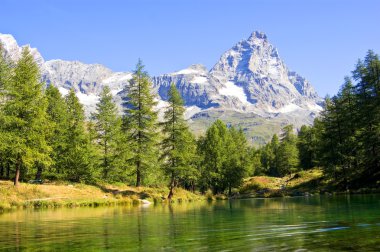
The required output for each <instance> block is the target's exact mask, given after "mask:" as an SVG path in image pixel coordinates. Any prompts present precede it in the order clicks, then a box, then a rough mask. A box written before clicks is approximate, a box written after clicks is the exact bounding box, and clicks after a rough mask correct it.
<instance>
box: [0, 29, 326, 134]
mask: <svg viewBox="0 0 380 252" xmlns="http://www.w3.org/2000/svg"><path fill="white" fill-rule="evenodd" d="M0 42H2V44H3V45H4V48H5V51H6V54H7V55H8V56H10V57H11V58H12V59H13V60H15V61H17V59H18V58H19V57H20V53H21V48H22V47H23V46H19V45H18V44H17V41H16V40H15V39H14V38H13V36H12V35H9V34H0ZM26 46H28V47H29V48H30V50H31V52H32V54H33V56H34V57H35V59H36V62H37V63H38V65H39V66H40V68H41V76H42V80H43V81H45V82H46V84H47V85H50V84H54V85H55V86H57V87H58V88H59V90H60V92H61V93H62V94H65V93H67V92H68V90H69V89H70V88H74V90H75V91H76V94H77V96H78V98H79V100H80V101H81V103H82V104H83V105H84V107H85V110H86V112H87V114H90V113H91V112H94V110H95V104H96V102H97V101H98V100H99V94H100V91H101V89H102V88H103V86H105V85H107V86H109V87H110V88H111V92H112V94H113V95H114V96H115V101H116V103H117V104H118V105H119V108H120V110H121V95H122V93H123V92H122V90H123V87H124V86H125V85H126V84H127V83H128V81H129V80H130V79H131V78H132V74H131V73H130V72H113V71H112V70H111V69H109V68H107V67H105V66H103V65H101V64H85V63H82V62H80V61H65V60H59V59H57V60H48V61H45V60H44V58H43V57H42V55H41V54H40V53H39V52H38V50H37V49H36V48H31V47H30V45H26ZM151 80H152V85H153V90H154V92H156V93H157V100H158V101H159V106H158V108H157V109H158V110H160V109H161V108H162V107H164V106H165V104H166V103H165V102H166V100H167V91H168V89H169V86H170V84H171V83H174V84H175V85H176V86H177V88H178V90H179V91H180V93H181V95H182V97H183V99H184V102H185V106H186V117H187V119H189V122H190V124H197V121H202V120H204V119H205V118H206V120H207V118H213V116H210V115H215V113H216V114H218V111H219V112H220V111H221V112H223V111H233V112H236V113H237V114H242V115H244V114H256V115H258V116H260V117H261V118H265V119H266V120H272V121H273V120H274V118H277V119H278V118H282V119H281V120H278V121H279V122H278V124H279V125H280V126H281V125H283V124H284V123H286V122H290V123H293V124H295V126H296V127H299V126H300V125H301V123H302V124H303V123H306V124H310V123H311V122H312V120H313V119H314V118H315V117H316V116H317V115H318V113H319V111H321V109H322V107H321V105H322V99H321V98H320V97H319V96H318V94H317V92H316V91H315V90H314V88H313V86H312V85H311V84H310V83H309V82H308V81H307V80H306V79H305V78H304V77H302V76H300V75H298V74H297V73H296V72H294V71H290V70H289V69H288V68H287V66H286V64H285V63H284V62H283V61H282V59H281V58H280V56H279V53H278V50H277V48H276V47H274V46H273V45H272V44H271V43H270V42H269V41H268V38H267V36H266V34H265V33H263V32H259V31H255V32H253V33H252V34H251V35H250V36H249V37H248V39H245V40H241V41H239V42H238V43H237V44H235V45H234V46H233V47H232V48H231V49H229V50H227V51H226V52H225V53H223V54H222V56H221V57H220V59H219V60H218V61H217V62H216V64H215V65H214V66H213V67H212V68H211V69H207V68H206V67H205V66H203V65H201V64H193V65H190V66H189V67H188V68H185V69H181V70H178V71H175V72H172V73H167V74H162V75H159V76H153V77H152V78H151ZM226 114H229V113H226ZM243 117H244V116H243ZM295 118H298V119H297V120H294V119H295ZM213 119H215V118H213ZM232 123H234V122H232ZM245 124H250V121H249V120H248V121H247V122H244V123H243V125H245ZM240 126H242V125H240ZM254 128H255V127H254V126H253V127H250V128H249V129H247V131H248V130H253V129H254ZM203 130H204V129H203ZM275 131H278V127H277V128H276V130H275ZM274 133H275V132H274ZM256 138H257V136H256ZM267 138H268V137H265V139H266V140H267Z"/></svg>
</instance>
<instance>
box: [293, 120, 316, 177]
mask: <svg viewBox="0 0 380 252" xmlns="http://www.w3.org/2000/svg"><path fill="white" fill-rule="evenodd" d="M314 131H315V130H314V128H313V127H310V126H306V125H303V126H302V127H301V128H300V131H299V132H298V141H297V147H298V152H299V159H300V166H301V167H302V168H303V169H305V170H307V169H311V168H313V167H315V166H316V154H317V153H316V149H317V146H316V145H317V139H316V135H315V132H314Z"/></svg>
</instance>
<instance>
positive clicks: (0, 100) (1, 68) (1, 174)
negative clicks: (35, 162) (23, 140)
mask: <svg viewBox="0 0 380 252" xmlns="http://www.w3.org/2000/svg"><path fill="white" fill-rule="evenodd" d="M12 74H13V68H12V62H11V61H10V60H9V59H8V58H7V57H6V55H5V51H4V49H3V45H2V44H1V43H0V178H7V179H9V174H10V159H9V154H8V153H7V148H6V141H5V138H4V137H5V136H4V134H2V133H1V132H3V130H5V128H3V126H4V113H3V111H4V109H3V107H4V104H5V101H6V92H7V87H8V86H9V85H10V82H11V77H12ZM8 151H9V150H8Z"/></svg>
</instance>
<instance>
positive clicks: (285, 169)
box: [278, 125, 298, 176]
mask: <svg viewBox="0 0 380 252" xmlns="http://www.w3.org/2000/svg"><path fill="white" fill-rule="evenodd" d="M297 168H298V149H297V137H296V136H295V134H294V133H293V125H288V126H285V127H284V128H283V129H282V135H281V143H280V146H279V149H278V171H279V175H280V176H284V175H286V174H289V173H292V172H294V171H296V170H297Z"/></svg>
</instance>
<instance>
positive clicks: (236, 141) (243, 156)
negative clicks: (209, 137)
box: [222, 127, 250, 195]
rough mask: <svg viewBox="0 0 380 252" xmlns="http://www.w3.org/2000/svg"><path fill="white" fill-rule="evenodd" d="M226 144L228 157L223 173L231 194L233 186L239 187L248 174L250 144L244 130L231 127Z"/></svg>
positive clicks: (225, 183)
mask: <svg viewBox="0 0 380 252" xmlns="http://www.w3.org/2000/svg"><path fill="white" fill-rule="evenodd" d="M225 145H226V150H227V153H226V154H227V157H226V161H225V163H224V164H223V169H222V174H223V180H224V185H225V187H227V188H228V194H229V195H231V190H232V188H233V187H239V186H240V185H241V184H242V182H243V178H244V177H246V176H247V175H248V170H249V167H250V163H249V157H248V144H247V139H246V137H245V135H244V133H243V131H242V130H236V129H235V128H234V127H231V128H229V130H228V138H227V139H226V142H225Z"/></svg>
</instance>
